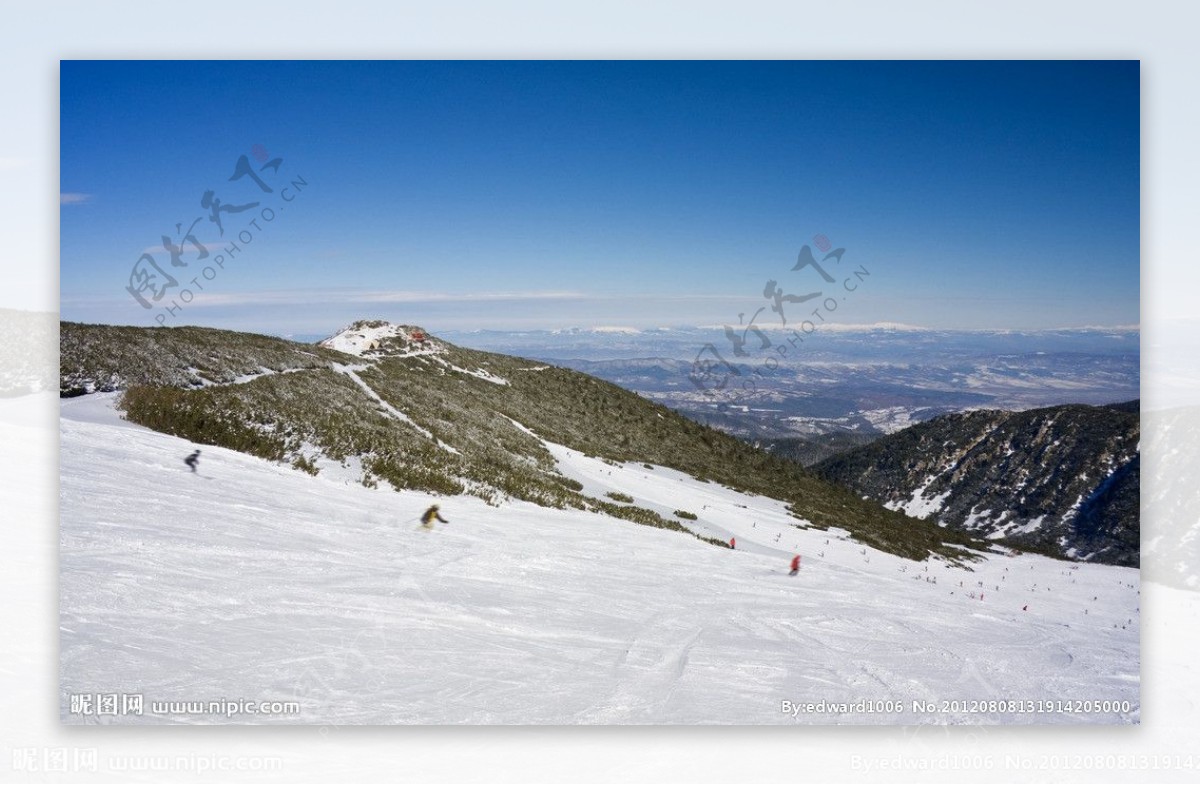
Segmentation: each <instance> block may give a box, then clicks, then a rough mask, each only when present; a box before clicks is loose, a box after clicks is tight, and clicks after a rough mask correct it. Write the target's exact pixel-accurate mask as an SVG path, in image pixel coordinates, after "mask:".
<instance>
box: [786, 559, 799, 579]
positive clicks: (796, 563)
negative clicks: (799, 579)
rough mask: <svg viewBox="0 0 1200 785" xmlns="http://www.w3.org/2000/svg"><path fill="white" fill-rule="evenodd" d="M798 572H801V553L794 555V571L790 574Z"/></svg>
mask: <svg viewBox="0 0 1200 785" xmlns="http://www.w3.org/2000/svg"><path fill="white" fill-rule="evenodd" d="M798 572H800V556H799V554H797V555H796V556H793V557H792V571H791V572H789V573H788V575H795V574H796V573H798Z"/></svg>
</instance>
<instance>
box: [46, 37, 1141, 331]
mask: <svg viewBox="0 0 1200 785" xmlns="http://www.w3.org/2000/svg"><path fill="white" fill-rule="evenodd" d="M1139 100H1140V96H1139V66H1138V63H1137V62H1136V61H1123V62H1078V61H1074V62H1072V61H1061V62H1059V61H1056V62H953V61H941V62H915V61H907V62H882V61H872V62H838V61H829V62H786V61H785V62H766V61H758V62H562V63H558V62H395V63H380V62H319V61H318V62H236V61H217V62H195V61H192V62H149V61H142V62H77V61H65V62H63V63H62V67H61V110H62V111H61V182H60V190H61V192H62V197H61V201H62V207H61V278H60V280H61V295H62V301H61V310H62V315H63V318H65V319H77V320H83V321H92V322H108V323H118V324H146V325H149V324H155V323H156V317H158V318H159V319H161V323H165V324H169V325H171V324H205V325H211V326H218V327H229V328H233V329H246V330H253V331H261V332H271V333H278V334H291V333H295V334H318V333H322V332H326V331H331V330H333V329H334V328H336V327H337V326H339V325H341V324H344V323H346V322H348V321H351V320H353V319H355V318H359V317H381V318H388V319H393V320H397V321H406V322H410V323H421V324H424V325H425V326H426V327H428V328H429V329H432V330H435V331H437V330H439V329H441V330H447V329H471V328H476V327H477V328H489V329H505V328H557V327H567V326H585V327H586V326H598V325H630V326H635V327H646V326H655V325H678V324H719V323H729V322H732V323H736V322H737V319H738V314H739V313H746V314H750V313H753V312H755V311H756V310H757V309H759V308H761V307H763V306H769V305H770V302H769V301H767V300H766V299H765V298H764V296H763V290H764V284H765V282H766V281H768V280H774V281H776V282H777V284H778V286H779V287H780V289H781V291H783V292H785V293H788V294H795V295H805V294H809V293H811V292H813V291H817V290H820V291H822V295H823V296H822V298H820V299H816V300H814V301H810V302H806V303H804V304H788V305H787V313H788V315H789V316H790V318H791V319H792V320H793V321H795V320H798V319H800V318H803V316H802V315H801V314H806V313H808V312H810V311H811V310H812V309H813V307H814V306H815V305H816V303H819V302H822V301H823V300H824V297H825V296H828V295H831V294H834V293H835V290H836V293H837V296H838V298H839V300H838V301H839V302H840V303H841V305H840V306H839V307H838V308H837V310H836V313H831V312H828V311H826V312H825V313H824V317H825V318H827V319H829V320H836V321H842V322H847V323H872V322H880V321H887V322H904V323H908V324H917V325H925V326H931V327H940V328H968V329H969V328H986V327H1019V328H1025V329H1036V328H1041V327H1061V326H1080V325H1094V324H1103V325H1116V324H1134V323H1137V322H1139V312H1138V307H1139V305H1138V303H1139V275H1140V269H1139ZM240 156H246V157H247V162H248V163H249V164H250V165H251V167H252V169H253V170H254V171H255V173H256V174H257V175H258V176H259V177H260V178H261V179H262V181H263V183H264V185H265V186H266V187H268V188H271V191H270V192H267V191H264V190H262V189H260V188H259V187H258V186H257V185H255V184H254V182H252V181H251V179H250V178H249V177H246V176H243V177H242V178H240V179H238V180H234V181H232V182H231V181H230V179H229V178H230V176H231V175H232V174H233V173H234V167H235V164H236V162H237V161H238V159H239V157H240ZM276 159H281V162H280V164H279V166H278V169H277V170H272V169H269V168H268V169H266V170H261V167H262V165H263V164H264V163H266V162H269V161H273V160H276ZM301 183H303V184H302V185H301ZM289 184H292V185H290V186H289ZM285 188H287V190H285ZM209 190H211V191H213V192H214V194H215V195H216V196H217V197H218V198H219V199H221V200H222V202H223V204H224V205H225V206H238V205H245V204H249V203H252V202H258V206H257V207H255V208H249V209H247V210H245V211H244V212H239V213H222V214H221V217H222V224H223V225H224V227H225V236H223V237H222V236H220V235H219V234H218V232H217V228H216V225H215V224H214V223H212V222H211V221H209V220H208V215H209V211H208V210H207V209H205V208H204V207H202V205H201V199H202V196H203V194H204V193H205V192H206V191H209ZM286 196H290V197H292V198H291V201H287V202H284V201H283V199H284V198H285V197H286ZM264 208H267V209H270V210H273V211H274V212H273V213H272V215H273V218H274V220H271V221H269V222H267V221H266V220H265V219H263V218H262V217H261V216H260V213H261V210H262V209H264ZM256 216H259V217H258V225H257V227H253V226H247V224H248V222H249V221H250V220H251V219H253V218H255V217H256ZM197 218H199V219H200V221H199V223H197V224H196V227H195V230H194V236H195V237H196V238H197V239H198V241H199V242H200V243H201V244H203V245H204V246H205V248H206V249H207V250H208V251H209V252H210V255H209V258H208V259H206V260H200V259H198V258H196V257H197V256H198V253H197V252H196V251H195V246H192V245H189V244H182V247H183V248H184V251H185V253H184V255H183V257H182V258H181V261H183V262H186V263H187V266H186V267H172V266H171V265H170V261H169V260H170V256H169V254H167V253H166V252H165V251H163V248H162V240H161V237H162V236H163V235H170V236H172V238H173V241H175V242H179V241H180V240H181V237H182V232H180V233H177V232H176V224H181V227H182V228H183V229H186V228H187V227H188V226H189V225H190V224H191V223H192V222H193V221H195V220H196V219H197ZM241 231H246V232H249V234H250V236H251V238H252V239H251V241H250V242H249V243H248V244H242V246H243V247H242V248H241V250H240V251H239V252H237V253H236V254H235V255H234V256H232V257H229V258H226V259H225V260H224V267H214V266H212V262H213V260H214V259H215V258H216V256H217V255H218V254H221V249H223V248H225V247H227V246H228V244H229V243H230V242H236V240H234V239H233V238H235V237H236V236H237V234H238V233H239V232H241ZM818 234H823V235H825V236H827V237H828V238H829V240H830V241H831V242H832V244H833V246H835V247H843V248H845V249H846V252H845V254H844V256H843V257H842V260H841V262H840V264H838V263H835V262H834V261H832V260H830V261H829V262H828V265H827V266H828V267H829V271H830V272H831V274H833V276H834V277H835V280H836V281H837V283H836V284H834V285H830V284H826V283H824V282H823V281H822V280H821V279H820V277H819V276H817V274H816V273H815V271H814V270H812V269H804V270H799V271H793V270H792V269H791V268H792V267H793V265H794V264H795V263H796V259H797V254H798V252H799V251H800V249H801V247H802V246H804V245H805V244H809V245H814V240H813V238H814V237H815V236H816V235H818ZM143 253H148V254H150V255H151V257H153V258H154V260H155V261H156V263H157V264H158V266H159V267H160V268H161V269H162V270H163V271H165V272H166V273H168V274H170V275H171V276H172V278H174V279H175V281H176V283H177V285H176V286H175V287H169V286H168V287H165V288H162V289H159V290H157V291H161V292H162V299H161V300H158V301H154V300H152V297H151V295H152V293H153V292H154V291H155V290H148V291H147V290H144V291H143V296H144V298H145V299H146V300H147V302H150V303H151V305H152V307H151V308H149V309H147V308H144V307H142V306H141V305H140V304H139V303H138V302H137V301H136V300H135V298H134V297H133V295H131V294H130V293H129V292H128V291H127V290H126V287H127V286H129V285H130V284H131V280H130V278H131V271H132V270H133V267H134V264H135V263H136V262H137V261H138V259H139V256H140V255H141V254H143ZM821 256H822V254H820V252H819V251H818V254H817V258H820V257H821ZM860 265H862V266H865V267H866V268H867V269H868V270H869V271H870V273H871V275H870V277H869V278H867V279H865V280H863V281H862V282H861V284H862V285H861V286H860V288H858V289H857V290H856V291H854V292H852V293H847V292H846V291H844V290H842V289H839V288H838V287H839V286H840V285H841V281H842V280H843V279H844V278H845V277H846V275H847V274H849V273H850V271H852V270H854V269H857V268H858V267H859V266H860ZM206 267H207V268H208V269H209V270H211V272H212V277H211V278H206V277H203V272H204V270H205V268H206ZM141 269H142V270H143V271H145V270H146V269H148V268H147V266H146V264H145V263H144V262H143V264H142V267H141ZM198 276H199V277H198ZM193 279H194V280H196V281H198V284H197V285H192V286H189V285H188V283H187V282H188V281H190V280H193ZM142 280H144V279H142ZM154 280H155V281H157V282H159V283H163V282H164V281H165V279H163V278H161V277H158V278H155V279H154ZM200 286H203V287H204V288H203V290H200V288H199V287H200ZM185 291H186V292H187V293H186V294H185ZM185 297H186V298H187V301H186V302H184V301H183V298H185ZM172 303H174V304H175V305H176V308H175V309H174V310H173V311H168V310H165V308H164V307H165V306H169V305H171V304H172ZM768 316H772V317H773V315H772V314H771V313H770V312H769V311H768V312H766V313H764V315H763V319H762V320H765V319H766V318H767V317H768ZM773 318H776V319H778V317H773ZM762 320H760V321H762Z"/></svg>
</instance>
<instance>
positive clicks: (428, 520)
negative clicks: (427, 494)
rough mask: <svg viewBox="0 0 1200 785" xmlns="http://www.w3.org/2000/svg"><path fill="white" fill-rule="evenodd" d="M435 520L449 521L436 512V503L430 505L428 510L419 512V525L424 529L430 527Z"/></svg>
mask: <svg viewBox="0 0 1200 785" xmlns="http://www.w3.org/2000/svg"><path fill="white" fill-rule="evenodd" d="M435 520H437V521H441V522H442V523H449V522H450V521H448V520H446V519H445V518H443V517H442V516H441V515H440V514H439V513H438V506H437V505H436V504H434V505H432V506H431V507H430V508H429V509H428V510H426V511H425V512H424V513H422V514H421V525H422V526H424V527H425V528H426V529H432V528H433V522H434V521H435Z"/></svg>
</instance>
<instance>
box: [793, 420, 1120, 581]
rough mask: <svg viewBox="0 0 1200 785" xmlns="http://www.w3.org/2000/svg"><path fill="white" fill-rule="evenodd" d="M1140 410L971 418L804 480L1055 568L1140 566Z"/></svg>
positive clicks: (893, 442) (832, 462) (838, 461)
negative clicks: (1085, 563) (1063, 563)
mask: <svg viewBox="0 0 1200 785" xmlns="http://www.w3.org/2000/svg"><path fill="white" fill-rule="evenodd" d="M1138 410H1139V407H1138V403H1137V402H1136V401H1129V402H1125V403H1120V404H1112V405H1107V406H1088V405H1084V404H1066V405H1062V406H1051V407H1043V408H1038V409H1028V410H1023V411H1016V412H1013V411H1003V410H991V409H979V410H974V411H968V412H960V413H956V414H947V415H942V416H939V417H936V418H934V419H932V420H928V421H926V422H922V423H918V424H916V425H913V426H910V427H909V428H906V429H904V430H903V431H899V432H897V433H894V434H890V435H887V436H883V437H880V438H879V439H877V440H875V441H873V442H871V443H870V444H868V445H866V446H863V447H858V448H855V449H852V450H849V451H848V452H845V453H842V454H840V455H837V456H834V457H831V458H827V459H825V460H824V461H821V462H820V463H817V464H815V465H814V466H813V467H812V468H813V470H814V471H815V472H816V473H817V474H818V475H820V476H822V477H824V478H825V479H827V480H829V481H831V482H836V483H838V484H841V485H843V486H845V487H848V488H851V489H853V490H854V491H855V492H857V493H861V494H863V495H866V496H868V497H870V498H872V499H874V500H876V501H879V502H881V503H883V504H885V505H886V506H889V507H891V508H893V509H903V510H905V511H906V512H908V513H909V514H911V515H918V516H920V517H926V518H928V519H930V520H935V521H937V522H939V523H940V524H941V525H944V526H946V527H948V528H953V529H957V530H959V531H964V532H970V533H972V534H975V535H977V536H983V537H985V538H987V539H989V540H993V541H996V542H999V543H1003V544H1005V545H1010V546H1013V547H1019V548H1024V549H1034V550H1039V551H1042V552H1046V553H1049V554H1051V555H1055V556H1058V557H1061V558H1071V559H1079V560H1096V561H1100V562H1104V563H1111V564H1119V565H1122V566H1137V564H1138V563H1139V532H1140V521H1139V509H1138V508H1139V504H1138V499H1139V488H1138V486H1139V477H1140V466H1141V460H1140V426H1139V414H1138Z"/></svg>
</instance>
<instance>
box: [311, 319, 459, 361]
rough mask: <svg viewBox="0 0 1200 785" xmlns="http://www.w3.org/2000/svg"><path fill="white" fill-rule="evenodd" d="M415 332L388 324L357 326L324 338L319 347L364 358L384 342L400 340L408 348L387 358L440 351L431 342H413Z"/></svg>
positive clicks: (390, 354) (392, 353)
mask: <svg viewBox="0 0 1200 785" xmlns="http://www.w3.org/2000/svg"><path fill="white" fill-rule="evenodd" d="M416 331H417V328H412V327H407V326H405V325H398V324H391V323H388V322H382V323H380V324H378V325H376V326H374V327H368V326H366V325H362V324H358V325H357V326H355V325H352V326H351V327H347V328H345V329H343V330H341V331H339V332H338V333H337V334H335V335H332V336H330V337H329V338H326V339H325V340H323V341H321V342H320V345H321V346H324V347H326V348H329V349H334V350H336V351H339V352H343V353H345V354H353V355H356V356H358V357H366V356H367V354H368V353H373V352H375V351H377V350H378V349H379V347H380V346H381V345H382V343H383V341H384V340H386V339H388V338H400V339H401V340H402V342H403V343H404V344H406V345H407V346H408V347H409V348H408V349H407V350H406V351H402V352H389V354H388V356H389V357H413V356H418V355H431V354H436V353H437V352H439V351H441V347H440V346H438V345H437V344H436V343H434V342H433V341H431V340H428V339H426V340H415V339H414V338H413V337H412V335H413V333H414V332H416ZM421 332H424V331H423V330H422V331H421Z"/></svg>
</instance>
